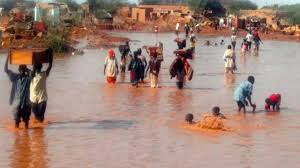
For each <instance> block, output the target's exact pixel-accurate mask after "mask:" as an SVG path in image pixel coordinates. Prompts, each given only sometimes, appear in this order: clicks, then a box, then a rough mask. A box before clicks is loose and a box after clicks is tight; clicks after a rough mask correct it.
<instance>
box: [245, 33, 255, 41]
mask: <svg viewBox="0 0 300 168" xmlns="http://www.w3.org/2000/svg"><path fill="white" fill-rule="evenodd" d="M246 38H247V41H248V42H252V40H253V35H252V34H250V33H248V34H247V36H246Z"/></svg>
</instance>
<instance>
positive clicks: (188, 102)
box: [0, 33, 300, 168]
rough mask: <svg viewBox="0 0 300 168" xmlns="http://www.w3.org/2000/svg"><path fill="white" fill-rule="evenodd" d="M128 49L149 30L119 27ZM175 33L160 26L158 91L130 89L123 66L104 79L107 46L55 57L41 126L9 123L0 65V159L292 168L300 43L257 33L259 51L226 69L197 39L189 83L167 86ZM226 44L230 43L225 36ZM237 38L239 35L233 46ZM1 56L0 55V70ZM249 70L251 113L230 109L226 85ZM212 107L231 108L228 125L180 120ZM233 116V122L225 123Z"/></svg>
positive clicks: (217, 53) (43, 167)
mask: <svg viewBox="0 0 300 168" xmlns="http://www.w3.org/2000/svg"><path fill="white" fill-rule="evenodd" d="M122 35H124V36H126V37H130V38H131V39H133V40H135V41H134V42H132V48H137V47H138V46H142V45H152V44H153V43H155V34H151V33H148V34H147V33H146V34H145V33H140V34H122ZM174 38H175V35H173V34H159V35H158V40H159V41H162V42H163V43H164V47H165V55H166V57H165V61H164V62H163V64H162V71H161V74H160V82H159V83H160V86H161V88H159V89H150V88H149V87H147V85H145V86H142V87H140V88H133V87H131V86H130V85H129V84H128V81H129V79H128V74H126V77H123V79H119V83H118V84H117V85H115V86H109V85H107V84H105V80H104V79H105V78H104V77H103V61H104V57H105V52H104V51H100V50H85V54H84V55H83V56H70V57H64V58H57V59H56V60H55V61H54V67H53V71H52V72H51V76H50V78H49V79H48V93H49V102H48V109H47V120H49V121H51V122H52V123H51V124H49V125H47V126H46V127H45V128H44V129H29V130H28V131H24V130H19V131H13V130H12V129H11V128H12V127H13V122H12V112H11V107H9V105H8V96H9V90H10V83H9V80H8V78H7V76H6V75H5V74H4V73H3V72H1V73H0V89H1V96H0V148H1V151H0V167H1V168H2V167H3V168H5V167H12V168H23V167H24V168H28V167H32V168H47V167H49V168H50V167H51V168H54V167H55V168H56V167H57V168H65V167H78V168H79V167H107V168H108V167H109V168H140V167H149V168H167V167H168V168H170V167H174V168H177V167H178V168H182V167H185V168H194V167H212V168H213V167H244V168H251V167H253V168H254V167H255V168H256V167H278V168H281V167H297V166H299V165H300V159H299V157H298V156H299V154H300V146H299V141H300V129H299V128H300V120H299V117H300V113H299V109H300V108H299V100H298V97H299V95H300V90H299V85H300V73H299V63H300V55H299V52H300V44H299V43H288V42H275V41H265V42H264V44H263V45H262V50H261V52H260V53H259V55H256V56H255V55H254V54H247V55H246V56H245V57H240V56H238V72H237V74H236V75H235V76H234V77H228V76H224V74H223V72H224V69H223V66H224V65H223V60H222V55H223V52H224V51H225V48H226V46H219V47H206V46H204V45H203V43H204V40H205V39H210V40H212V41H220V40H221V39H223V38H222V37H218V38H204V37H198V40H200V42H198V44H197V56H196V58H195V59H194V60H193V61H191V64H192V66H193V68H194V70H195V76H194V79H193V81H191V82H188V83H187V84H186V86H185V89H184V90H182V91H179V90H177V89H176V88H175V81H174V80H171V79H170V77H169V75H168V67H169V65H170V63H171V61H172V59H173V58H174V57H173V56H172V54H171V53H172V51H173V49H174V48H175V47H176V44H175V43H174V42H173V40H174ZM224 39H226V42H227V43H228V42H229V40H228V38H224ZM239 45H240V43H238V46H239ZM4 61H5V55H3V54H2V55H1V56H0V69H1V70H2V69H3V64H4ZM248 75H254V76H255V77H256V83H255V85H254V95H253V99H254V102H255V103H256V104H257V106H258V112H257V113H256V114H254V115H253V114H251V113H247V114H246V115H245V116H242V115H237V112H236V105H235V103H234V102H233V101H232V95H233V90H234V88H235V86H236V85H237V84H238V83H240V82H241V81H243V80H245V79H246V78H247V76H248ZM273 92H279V93H281V94H282V95H283V101H282V111H281V113H272V114H266V113H264V112H263V107H264V104H263V102H264V99H265V97H266V96H268V95H269V94H270V93H273ZM214 105H219V106H220V107H221V109H222V112H223V113H224V114H226V115H228V116H230V119H229V121H227V122H228V123H229V124H232V128H233V131H230V132H209V131H208V132H205V131H204V132H203V131H202V132H197V131H190V130H186V129H183V128H182V127H180V125H181V124H182V120H183V118H184V115H185V114H186V113H194V115H195V117H196V120H197V119H199V117H200V115H201V113H202V112H206V111H209V110H210V109H211V107H212V106H214ZM233 123H234V124H233Z"/></svg>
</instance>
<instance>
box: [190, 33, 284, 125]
mask: <svg viewBox="0 0 300 168" xmlns="http://www.w3.org/2000/svg"><path fill="white" fill-rule="evenodd" d="M252 42H254V51H256V52H258V51H259V46H260V44H261V43H262V41H261V39H260V36H259V34H258V30H257V29H249V30H248V33H247V35H246V37H245V38H244V39H243V42H242V45H241V56H245V53H246V52H247V51H248V52H251V46H252ZM236 43H237V31H236V29H235V28H233V29H232V35H231V45H228V46H227V49H226V51H225V53H224V55H223V59H224V64H225V73H230V74H234V71H235V70H237V66H236V54H235V53H236V52H235V49H236ZM206 45H208V46H209V45H210V42H209V41H207V42H206ZM216 45H217V43H216ZM220 45H224V40H222V41H221V43H220ZM254 83H255V78H254V77H253V76H249V77H248V79H247V80H246V81H244V82H242V83H240V84H239V85H238V87H237V88H236V89H235V91H234V95H233V100H234V101H235V102H236V104H237V109H238V112H242V113H246V107H247V106H249V105H250V106H251V107H252V111H253V112H255V110H256V104H254V103H253V102H252V98H251V96H252V91H253V85H254ZM280 104H281V95H280V94H278V93H273V94H271V95H270V96H269V97H268V98H266V99H265V110H266V111H279V110H280ZM193 119H194V116H193V114H190V113H189V114H187V115H186V116H185V120H186V122H187V123H189V124H192V125H195V126H197V127H200V128H209V129H223V128H224V124H223V122H222V120H223V119H226V117H225V116H224V115H223V114H222V113H220V108H219V107H218V106H216V107H214V108H213V109H212V112H211V114H205V115H204V116H203V119H202V120H201V121H199V122H194V121H193Z"/></svg>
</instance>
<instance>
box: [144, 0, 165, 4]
mask: <svg viewBox="0 0 300 168" xmlns="http://www.w3.org/2000/svg"><path fill="white" fill-rule="evenodd" d="M159 3H161V1H160V0H142V2H141V4H144V5H155V4H159Z"/></svg>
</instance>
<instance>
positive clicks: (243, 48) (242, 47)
mask: <svg viewBox="0 0 300 168" xmlns="http://www.w3.org/2000/svg"><path fill="white" fill-rule="evenodd" d="M247 48H248V43H247V40H246V39H244V41H243V42H242V45H241V53H245V52H246V51H247Z"/></svg>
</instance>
